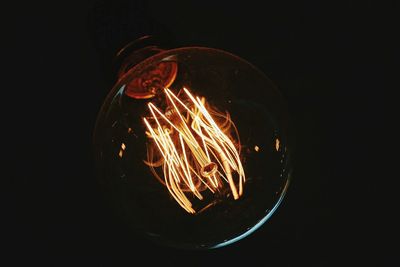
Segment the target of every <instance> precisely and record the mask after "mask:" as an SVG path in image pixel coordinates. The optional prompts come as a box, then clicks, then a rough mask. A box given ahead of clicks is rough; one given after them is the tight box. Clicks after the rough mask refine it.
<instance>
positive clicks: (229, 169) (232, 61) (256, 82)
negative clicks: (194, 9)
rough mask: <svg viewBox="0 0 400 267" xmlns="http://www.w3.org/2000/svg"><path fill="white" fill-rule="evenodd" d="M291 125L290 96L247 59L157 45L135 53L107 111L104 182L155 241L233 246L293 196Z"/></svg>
mask: <svg viewBox="0 0 400 267" xmlns="http://www.w3.org/2000/svg"><path fill="white" fill-rule="evenodd" d="M143 55H144V56H143ZM143 57H146V58H143ZM287 123H288V119H287V111H286V105H285V102H284V100H283V98H282V96H281V94H280V93H279V92H278V90H277V88H276V87H275V86H274V85H273V84H272V82H271V81H270V80H269V79H268V78H267V77H266V76H265V75H264V74H263V73H261V72H260V71H259V70H258V69H256V68H255V67H254V66H253V65H251V64H250V63H248V62H246V61H245V60H243V59H241V58H239V57H237V56H235V55H232V54H230V53H227V52H224V51H221V50H217V49H211V48H205V47H184V48H178V49H171V50H162V49H158V48H155V47H150V46H149V47H146V48H144V49H141V50H138V51H135V52H132V53H130V54H129V56H127V57H126V60H125V62H124V63H123V64H122V67H121V69H120V72H119V79H118V81H117V83H116V84H115V86H114V87H113V88H112V90H111V92H110V93H109V95H108V96H107V98H106V100H105V102H104V104H103V106H102V108H101V111H100V113H99V116H98V120H97V125H96V128H95V135H94V141H95V142H94V143H95V152H96V159H97V166H98V170H99V178H100V180H101V182H102V184H103V185H104V186H105V187H106V188H107V191H108V193H109V195H110V197H111V199H112V200H113V201H115V203H116V207H119V208H121V209H122V210H121V211H122V214H123V216H124V218H125V219H126V220H128V223H129V225H131V226H132V228H134V229H135V231H138V232H140V233H143V234H145V236H147V237H149V238H150V239H152V240H154V241H156V242H158V243H162V244H166V245H170V246H175V247H183V248H216V247H221V246H224V245H228V244H230V243H233V242H235V241H237V240H240V239H241V238H243V237H245V236H247V235H248V234H250V233H251V232H253V231H254V230H256V229H257V228H258V227H260V226H261V225H262V224H263V223H264V222H265V221H267V220H268V218H269V217H270V216H271V215H272V214H273V212H274V211H275V209H276V208H277V207H278V205H279V203H280V202H281V200H282V198H283V196H284V194H285V192H286V189H287V186H288V182H289V174H290V165H289V157H288V155H289V147H288V125H287Z"/></svg>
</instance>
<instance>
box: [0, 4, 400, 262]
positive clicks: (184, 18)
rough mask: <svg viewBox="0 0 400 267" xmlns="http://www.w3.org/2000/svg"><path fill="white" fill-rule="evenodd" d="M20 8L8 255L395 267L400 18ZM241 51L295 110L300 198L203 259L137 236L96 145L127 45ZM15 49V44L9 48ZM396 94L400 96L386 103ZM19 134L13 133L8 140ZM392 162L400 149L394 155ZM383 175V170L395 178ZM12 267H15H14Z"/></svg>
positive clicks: (368, 9)
mask: <svg viewBox="0 0 400 267" xmlns="http://www.w3.org/2000/svg"><path fill="white" fill-rule="evenodd" d="M232 2H233V1H226V2H225V1H224V2H223V3H222V1H192V2H189V1H182V2H181V3H178V2H171V1H105V0H99V1H89V2H85V3H83V2H81V3H77V4H70V3H68V2H67V1H65V2H64V3H44V2H37V1H35V2H32V3H16V5H14V6H13V7H12V8H10V9H3V10H4V11H5V13H7V14H5V15H9V16H4V17H3V20H4V21H3V26H5V28H6V33H5V34H7V36H10V38H6V39H5V40H4V41H3V42H4V43H5V44H10V47H11V49H10V50H9V49H5V50H4V51H3V52H5V54H7V56H6V57H5V59H6V61H5V63H6V66H7V70H8V71H7V72H5V76H6V78H9V80H10V83H9V85H8V86H7V87H5V88H3V90H4V92H5V93H6V94H5V96H4V97H3V98H2V102H4V103H3V105H2V109H4V112H3V114H4V115H5V117H6V119H5V120H4V121H3V125H4V131H6V132H11V137H10V138H6V139H5V142H6V147H7V148H9V150H7V151H9V152H7V156H6V158H7V159H8V160H10V159H11V160H10V163H8V162H9V161H8V160H7V161H6V163H7V165H8V166H7V167H10V168H11V171H10V174H4V180H6V181H9V182H10V185H8V183H7V184H6V186H4V188H5V189H6V192H5V193H4V194H2V198H3V200H2V204H3V205H4V209H3V214H4V216H2V221H3V222H5V226H4V227H3V230H4V235H3V237H2V238H1V239H2V241H4V243H5V246H3V247H6V250H5V251H4V250H3V251H2V253H4V255H6V256H7V257H3V259H4V260H6V261H8V262H10V263H14V264H20V263H24V264H27V263H39V262H40V263H42V264H45V265H47V264H50V265H54V266H60V265H61V266H63V265H66V266H80V265H84V266H103V265H104V266H115V265H119V264H124V265H133V266H136V265H139V266H141V265H143V264H142V263H139V262H140V261H142V260H144V261H145V263H144V264H145V265H148V264H149V265H151V266H152V265H155V264H164V263H167V264H174V265H177V266H184V265H189V266H204V265H211V266H214V265H217V264H218V265H220V264H223V265H227V266H232V265H233V266H237V265H242V266H243V264H247V265H248V266H261V265H262V266H264V265H265V266H298V265H300V266H302V265H306V266H327V265H336V264H340V265H343V264H345V265H347V264H349V263H350V262H351V263H355V264H364V263H371V264H378V265H384V264H385V263H388V262H391V261H392V260H395V258H394V254H392V253H393V249H394V247H392V248H393V249H391V246H389V245H387V244H388V242H390V240H391V239H392V238H393V239H394V237H395V233H394V231H393V230H392V228H391V226H393V225H394V222H393V220H392V219H391V218H390V217H389V214H391V213H393V211H395V210H396V209H391V208H389V205H390V203H391V202H393V201H394V197H393V196H392V195H390V194H388V193H386V192H387V188H390V187H392V184H394V182H393V179H394V178H393V176H395V173H394V172H392V169H391V168H390V167H392V168H393V166H395V162H394V163H392V162H391V161H390V156H389V154H387V153H386V151H387V150H385V148H387V147H392V145H393V142H392V140H393V139H394V137H395V135H394V134H393V133H391V132H390V131H386V130H384V127H385V125H387V124H393V123H395V122H396V120H391V119H389V117H388V116H387V114H393V113H395V110H396V106H395V105H389V104H386V101H387V100H388V99H389V96H388V95H386V92H387V91H390V90H394V89H390V88H395V85H394V84H392V83H391V82H389V77H390V76H391V75H392V74H394V70H393V63H395V62H394V59H393V51H394V48H395V47H396V46H395V44H394V40H395V39H396V38H395V33H396V26H395V25H396V23H395V17H396V15H397V12H396V8H397V6H396V4H395V3H386V4H377V3H375V2H372V1H363V2H362V3H358V4H356V3H355V2H354V1H346V2H345V3H343V4H334V5H321V4H320V3H319V2H320V1H315V2H307V3H297V4H294V5H293V4H289V3H278V2H280V1H272V2H267V3H262V2H263V1H240V2H239V1H238V2H237V3H232ZM147 33H151V34H155V35H156V36H159V37H160V38H161V39H162V40H165V41H166V42H168V43H169V44H172V45H177V46H183V45H201V46H210V47H215V48H220V49H223V50H227V51H230V52H232V53H234V54H237V55H239V56H240V57H242V58H244V59H247V60H248V61H250V62H252V63H253V64H254V65H256V66H257V67H259V68H260V69H261V70H262V71H264V72H265V73H266V74H267V75H268V76H269V77H270V78H271V79H272V80H273V81H274V82H275V83H276V84H277V85H278V86H279V88H280V90H281V91H282V92H283V94H284V96H285V98H286V99H287V101H288V104H289V108H290V115H291V118H292V126H293V131H294V135H295V153H294V166H293V167H294V172H293V180H292V183H291V185H290V187H289V190H288V193H287V197H286V198H285V199H284V201H283V203H282V205H281V206H280V208H279V209H278V210H277V212H276V213H275V214H274V215H273V216H272V218H271V219H270V220H269V221H268V222H267V223H266V224H265V225H264V227H262V228H261V229H259V230H257V231H256V232H255V233H254V234H252V235H251V236H249V237H248V238H246V239H243V240H242V241H240V242H238V243H235V244H234V245H231V246H228V247H226V248H222V249H218V250H212V251H203V252H193V251H178V250H174V249H169V248H164V247H159V246H156V245H153V244H151V243H149V242H148V241H146V240H143V239H141V238H140V237H136V236H133V237H132V236H131V235H128V234H127V230H126V228H125V226H124V225H123V224H121V222H120V221H119V220H118V219H117V217H116V215H115V214H114V213H113V211H112V210H111V209H110V207H109V205H108V203H107V201H105V200H104V199H103V198H102V196H101V194H100V190H99V188H98V186H97V184H96V178H95V176H94V171H93V155H92V143H91V142H92V132H93V127H94V123H95V119H96V115H97V112H98V110H99V108H100V106H101V104H102V101H103V99H104V98H105V96H106V94H107V92H108V91H109V90H110V88H111V86H112V85H113V83H114V82H115V76H114V73H113V65H112V58H113V56H114V54H115V52H116V51H117V49H118V48H120V47H121V46H122V45H124V44H126V43H127V42H129V41H131V40H133V39H135V38H137V37H139V36H141V35H143V34H147ZM10 40H11V41H10ZM387 89H389V90H387ZM9 130H11V131H9ZM389 150H390V149H389ZM382 163H383V164H382ZM5 266H6V265H5Z"/></svg>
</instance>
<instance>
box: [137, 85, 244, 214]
mask: <svg viewBox="0 0 400 267" xmlns="http://www.w3.org/2000/svg"><path fill="white" fill-rule="evenodd" d="M183 91H184V93H183V96H182V97H181V98H179V97H178V96H176V95H175V94H174V93H172V91H170V90H169V89H165V90H164V93H165V95H166V97H167V99H168V101H169V105H168V108H167V109H166V111H165V112H164V113H163V112H162V111H161V110H160V109H159V108H157V107H156V106H155V105H153V104H152V103H149V104H148V108H149V111H150V113H151V116H150V117H148V118H143V121H144V123H145V124H146V127H147V130H148V132H147V136H148V137H149V138H151V139H153V140H154V143H155V145H156V147H157V150H158V152H159V154H160V155H159V156H158V157H156V156H154V151H153V150H152V147H150V148H149V149H150V151H148V155H149V157H148V160H147V161H145V163H146V164H147V165H149V166H150V167H151V169H152V172H153V174H154V175H155V176H156V177H157V178H158V179H159V180H160V181H161V182H163V184H165V186H166V187H167V188H168V191H169V192H170V193H171V195H172V196H173V197H174V199H175V200H176V201H177V202H178V203H179V205H180V206H181V207H182V208H184V209H185V210H186V211H187V212H189V213H196V210H194V209H193V207H192V203H191V201H190V200H189V197H188V194H189V193H191V194H193V195H194V196H196V197H197V198H198V199H199V200H202V199H203V196H202V193H201V192H202V191H204V190H209V191H211V192H212V193H215V192H216V191H218V190H219V189H220V188H221V187H223V186H225V185H226V184H228V185H229V187H230V190H231V192H232V195H233V198H234V199H238V198H239V197H240V196H241V195H242V194H243V184H244V182H245V173H244V169H243V165H242V163H241V161H240V141H239V136H238V132H237V130H236V127H235V125H234V123H233V122H232V120H231V118H230V116H229V114H228V113H226V114H223V113H220V112H218V111H216V110H213V109H212V108H211V107H209V106H208V105H207V103H206V101H205V98H200V97H194V96H193V95H192V94H191V93H190V91H189V90H188V89H186V88H184V89H183ZM211 114H212V115H213V116H212V115H211ZM214 118H215V119H214ZM232 130H233V131H232ZM232 132H233V133H234V134H232ZM156 158H157V159H156ZM156 167H162V175H163V176H164V179H162V178H161V177H160V175H159V174H158V173H157V171H156V170H155V168H156Z"/></svg>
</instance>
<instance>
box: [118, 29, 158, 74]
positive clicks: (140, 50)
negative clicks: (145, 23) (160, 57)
mask: <svg viewBox="0 0 400 267" xmlns="http://www.w3.org/2000/svg"><path fill="white" fill-rule="evenodd" d="M165 50H166V49H165V48H162V47H160V42H159V41H158V40H157V38H156V37H154V36H151V35H146V36H143V37H140V38H138V39H136V40H134V41H132V42H130V43H128V44H127V45H125V46H124V47H123V48H121V49H120V50H119V51H118V53H117V54H116V56H115V59H114V65H115V68H116V71H117V77H118V79H120V78H121V77H122V76H123V75H124V74H125V73H127V72H128V71H129V70H130V69H131V68H133V67H134V66H135V65H137V64H138V63H140V62H142V61H143V60H145V59H147V58H149V57H151V56H154V55H156V54H158V53H161V52H163V51H165Z"/></svg>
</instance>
